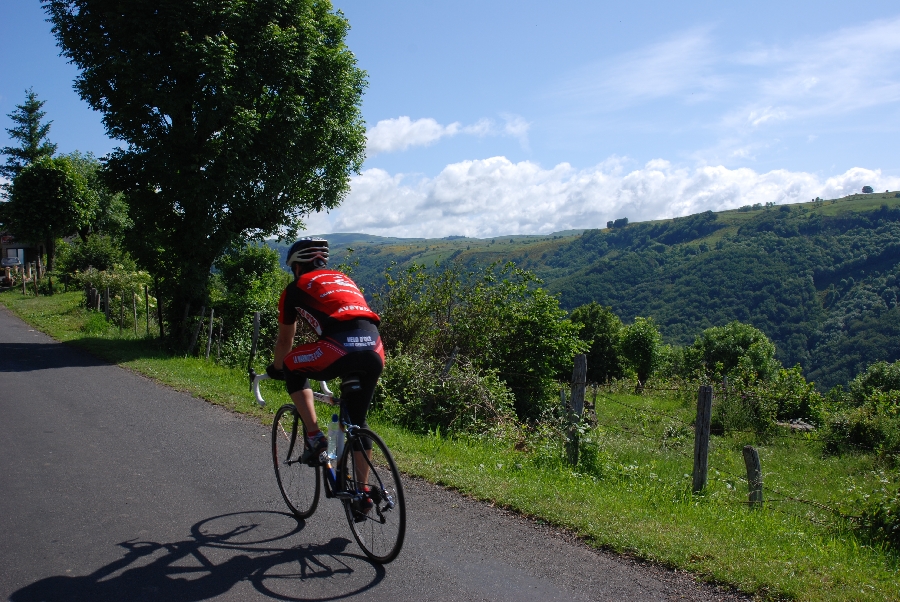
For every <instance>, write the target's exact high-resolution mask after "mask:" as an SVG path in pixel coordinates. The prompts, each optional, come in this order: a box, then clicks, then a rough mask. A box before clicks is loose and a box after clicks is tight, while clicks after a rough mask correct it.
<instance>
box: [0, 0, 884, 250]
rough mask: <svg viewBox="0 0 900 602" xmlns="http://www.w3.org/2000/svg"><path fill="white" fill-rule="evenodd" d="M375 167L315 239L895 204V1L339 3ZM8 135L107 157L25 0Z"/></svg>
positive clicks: (1, 22) (16, 31)
mask: <svg viewBox="0 0 900 602" xmlns="http://www.w3.org/2000/svg"><path fill="white" fill-rule="evenodd" d="M335 6H336V8H340V9H342V10H343V11H344V13H345V14H346V16H347V17H348V19H349V20H350V23H351V26H352V30H351V33H350V36H349V39H348V44H349V46H350V48H351V49H352V50H353V51H354V53H355V54H356V56H357V57H358V60H359V64H360V66H361V67H362V68H364V69H365V70H366V71H367V72H368V74H369V88H368V90H367V93H366V96H365V99H364V104H363V112H364V115H365V118H366V121H367V124H368V127H369V148H368V159H367V161H366V163H365V165H364V167H363V172H362V173H361V174H360V175H358V176H356V177H355V178H354V180H353V185H352V191H351V193H350V195H349V196H348V198H347V199H346V201H345V203H344V204H343V205H342V207H341V208H339V209H337V210H336V211H333V212H331V213H330V214H327V215H326V214H323V215H313V216H310V217H309V219H308V220H307V221H308V224H309V228H310V230H311V231H314V232H317V233H327V232H348V231H354V232H360V231H361V232H367V233H371V234H383V235H393V236H447V235H451V234H464V235H470V236H496V235H501V234H524V233H547V232H552V231H556V230H563V229H569V228H585V227H602V226H604V225H605V223H606V221H607V220H610V219H615V218H618V217H628V218H629V219H630V220H632V221H637V220H645V219H654V218H660V217H672V216H676V215H685V214H689V213H695V212H698V211H704V210H706V209H713V210H720V209H727V208H732V207H739V206H741V205H744V204H750V203H755V202H767V201H774V202H778V203H787V202H797V201H805V200H809V199H810V198H813V197H816V196H822V197H824V198H830V197H834V196H840V195H843V194H847V193H850V192H853V191H857V190H859V188H860V187H861V186H863V185H866V184H868V185H871V186H873V187H875V189H876V190H885V189H891V190H897V189H900V165H898V161H897V157H898V156H900V153H898V152H897V151H896V150H895V146H896V145H895V142H894V141H895V140H896V138H897V134H898V133H900V7H898V5H897V4H896V2H877V1H873V2H865V1H863V2H855V3H847V2H844V3H822V2H784V1H781V2H755V3H722V2H691V3H666V2H629V3H599V2H574V1H557V2H555V3H547V2H541V3H537V2H527V1H517V2H512V1H493V2H491V1H486V0H481V1H480V2H470V1H468V0H457V1H455V2H452V3H449V2H448V3H424V2H412V1H410V2H399V1H396V2H372V1H371V0H337V1H335ZM0 52H2V54H0V56H2V58H3V60H2V61H0V113H2V118H0V124H2V125H3V126H4V127H9V122H8V120H7V119H6V114H7V113H9V112H10V111H11V110H12V109H13V108H14V105H15V104H17V103H20V102H21V101H22V98H23V95H24V90H25V88H27V87H29V86H33V87H34V89H35V91H36V92H37V93H38V94H39V96H40V98H42V99H45V100H47V104H46V105H45V109H46V110H47V112H48V118H50V119H53V121H54V123H53V128H52V131H51V138H52V139H53V141H55V142H57V143H58V144H59V147H60V151H62V152H69V151H71V150H75V149H78V150H82V151H92V152H94V153H95V154H97V155H103V154H104V153H106V152H108V151H109V150H110V149H111V148H112V146H113V145H112V144H111V142H110V141H109V140H108V139H107V138H106V137H105V135H104V133H103V128H102V125H101V123H100V119H99V117H98V116H97V115H96V114H94V113H92V112H91V111H90V110H89V109H88V108H87V107H86V105H84V103H82V102H81V101H80V100H79V99H78V97H77V96H76V95H75V93H74V92H73V91H72V88H71V82H72V79H73V77H74V75H75V70H74V68H72V67H71V66H70V65H67V64H66V63H65V62H64V60H63V59H61V58H59V57H58V51H57V49H56V48H55V46H54V41H53V38H52V36H51V35H50V33H49V25H48V24H47V23H46V22H45V21H44V20H43V14H42V12H41V9H40V5H39V3H38V2H37V1H36V0H16V1H15V2H6V3H4V4H3V5H2V7H0Z"/></svg>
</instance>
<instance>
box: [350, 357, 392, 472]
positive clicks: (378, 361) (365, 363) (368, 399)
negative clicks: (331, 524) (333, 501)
mask: <svg viewBox="0 0 900 602" xmlns="http://www.w3.org/2000/svg"><path fill="white" fill-rule="evenodd" d="M339 363H340V364H341V366H340V367H341V368H342V369H343V370H344V373H345V374H352V375H354V376H356V377H358V378H359V384H358V385H356V384H354V385H353V386H342V387H341V399H342V400H343V402H344V406H345V407H346V408H347V415H348V417H349V419H350V422H351V423H353V424H355V425H356V426H359V427H363V428H365V427H367V426H368V423H367V422H366V415H367V414H368V413H369V405H370V404H371V403H372V397H374V395H375V386H376V385H377V384H378V377H379V376H381V371H382V369H383V368H384V362H383V360H382V358H381V356H380V355H379V354H377V353H375V352H374V351H362V352H358V353H351V354H349V355H347V356H346V357H345V358H341V361H340V362H339ZM353 455H354V462H353V465H354V467H355V471H354V472H355V473H356V474H355V475H354V476H355V477H356V480H357V481H358V482H360V483H366V482H368V480H369V464H370V462H371V459H372V442H371V440H369V439H368V438H363V439H362V441H360V445H357V446H355V447H354V449H353Z"/></svg>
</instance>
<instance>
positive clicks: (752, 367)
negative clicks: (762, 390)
mask: <svg viewBox="0 0 900 602" xmlns="http://www.w3.org/2000/svg"><path fill="white" fill-rule="evenodd" d="M742 360H744V361H745V362H749V363H746V364H745V365H744V366H743V367H742V368H740V369H738V366H739V364H741V361H742ZM778 368H779V365H778V361H777V360H776V359H775V345H773V344H772V343H771V342H770V341H769V339H768V337H766V335H765V334H764V333H763V332H762V331H761V330H759V329H757V328H754V327H753V326H751V325H749V324H743V323H741V322H738V321H737V320H735V321H734V322H731V323H730V324H727V325H725V326H715V327H712V328H707V329H706V330H704V331H703V333H702V334H701V335H700V336H699V337H697V339H696V340H695V341H694V344H693V345H691V347H690V348H688V349H686V350H685V370H686V371H687V373H688V374H685V376H689V375H691V374H696V373H698V372H704V373H705V374H706V375H707V376H708V377H710V378H714V379H716V380H721V379H722V377H723V376H726V375H732V374H736V373H737V372H744V373H747V372H748V370H749V372H752V374H753V375H754V378H758V379H763V380H766V379H768V378H770V377H772V376H773V375H774V374H775V373H776V371H777V370H778Z"/></svg>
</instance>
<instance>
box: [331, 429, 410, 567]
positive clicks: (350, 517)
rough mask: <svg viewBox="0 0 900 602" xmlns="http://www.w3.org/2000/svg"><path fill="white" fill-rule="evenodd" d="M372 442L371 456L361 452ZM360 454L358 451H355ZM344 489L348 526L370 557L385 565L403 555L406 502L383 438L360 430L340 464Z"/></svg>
mask: <svg viewBox="0 0 900 602" xmlns="http://www.w3.org/2000/svg"><path fill="white" fill-rule="evenodd" d="M364 442H371V445H372V450H371V452H367V453H364V452H362V451H360V450H361V449H363V448H364V447H368V445H361V444H362V443H364ZM354 450H356V451H354ZM340 467H341V470H340V472H339V473H338V474H339V475H341V477H340V478H341V481H342V482H341V485H340V488H341V489H342V490H343V491H345V492H347V493H349V494H350V496H351V497H350V498H349V499H344V500H343V502H344V511H345V512H346V513H347V522H348V523H350V530H351V531H353V537H354V538H355V539H356V543H358V544H359V547H360V548H362V551H363V552H365V554H366V556H368V557H369V558H371V559H372V560H373V561H375V562H377V563H380V564H384V563H387V562H390V561H391V560H393V559H394V558H396V557H397V554H399V553H400V548H401V547H402V546H403V538H404V537H405V535H406V500H405V499H404V497H403V483H401V481H400V472H399V471H398V470H397V465H396V464H394V458H392V457H391V452H390V451H388V448H387V445H385V444H384V441H382V440H381V437H379V436H378V435H376V434H375V433H373V432H372V431H370V430H368V429H362V428H361V429H357V430H356V432H355V433H354V436H353V437H350V439H349V440H348V441H347V445H346V446H345V447H344V454H343V456H342V457H341V462H340Z"/></svg>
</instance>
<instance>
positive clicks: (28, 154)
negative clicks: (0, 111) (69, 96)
mask: <svg viewBox="0 0 900 602" xmlns="http://www.w3.org/2000/svg"><path fill="white" fill-rule="evenodd" d="M45 102H46V101H44V100H38V98H37V94H35V93H34V90H33V89H31V88H29V89H28V90H26V91H25V104H21V105H16V110H15V111H13V112H12V113H10V114H9V115H8V117H9V118H10V119H12V120H13V123H15V124H16V125H15V126H14V127H12V128H7V130H6V132H7V133H8V134H9V137H10V138H12V139H13V140H15V141H18V143H19V145H18V146H5V147H3V148H2V149H0V153H2V154H4V155H6V165H0V175H3V176H5V177H7V178H9V179H10V180H14V179H15V177H16V176H17V175H19V172H20V171H22V169H23V168H24V167H25V166H26V165H30V164H31V163H34V162H35V161H37V160H38V159H40V158H41V157H50V156H52V155H53V153H55V152H56V145H55V144H53V143H51V142H49V141H48V140H47V134H48V133H49V132H50V124H51V123H53V122H52V121H48V122H46V123H44V122H43V121H41V120H42V119H43V118H44V116H45V115H46V114H47V113H46V112H45V111H42V110H41V107H43V106H44V103H45Z"/></svg>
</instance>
